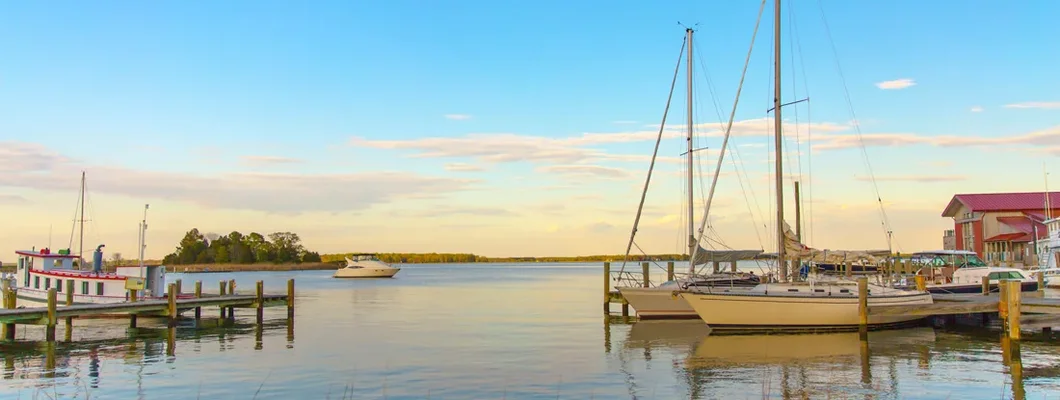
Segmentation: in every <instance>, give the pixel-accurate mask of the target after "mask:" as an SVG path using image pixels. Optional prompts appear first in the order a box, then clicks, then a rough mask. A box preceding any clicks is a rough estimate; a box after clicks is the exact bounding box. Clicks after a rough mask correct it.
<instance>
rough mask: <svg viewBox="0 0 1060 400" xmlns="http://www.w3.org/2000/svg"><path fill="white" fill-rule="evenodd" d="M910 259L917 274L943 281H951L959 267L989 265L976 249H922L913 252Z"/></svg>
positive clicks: (931, 279) (932, 279) (930, 279)
mask: <svg viewBox="0 0 1060 400" xmlns="http://www.w3.org/2000/svg"><path fill="white" fill-rule="evenodd" d="M909 261H910V263H911V264H912V265H913V268H914V270H916V271H917V272H916V274H917V275H923V276H924V277H926V278H927V279H928V281H936V280H941V281H943V282H951V281H952V280H953V273H954V271H956V270H957V269H960V268H968V267H971V268H978V267H986V266H987V263H986V261H983V259H981V258H979V256H978V255H977V254H976V253H975V252H974V251H968V250H934V251H922V252H918V253H913V255H912V256H911V257H910V258H909Z"/></svg>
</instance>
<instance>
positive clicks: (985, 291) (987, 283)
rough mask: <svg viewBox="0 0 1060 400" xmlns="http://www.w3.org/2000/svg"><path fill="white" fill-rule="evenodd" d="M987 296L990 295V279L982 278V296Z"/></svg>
mask: <svg viewBox="0 0 1060 400" xmlns="http://www.w3.org/2000/svg"><path fill="white" fill-rule="evenodd" d="M988 295H990V277H989V276H984V277H983V296H988Z"/></svg>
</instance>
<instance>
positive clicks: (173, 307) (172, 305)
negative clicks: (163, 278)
mask: <svg viewBox="0 0 1060 400" xmlns="http://www.w3.org/2000/svg"><path fill="white" fill-rule="evenodd" d="M167 294H168V295H169V313H168V314H169V326H171V327H172V326H176V325H177V284H175V283H170V284H169V293H167Z"/></svg>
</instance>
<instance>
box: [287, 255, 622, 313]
mask: <svg viewBox="0 0 1060 400" xmlns="http://www.w3.org/2000/svg"><path fill="white" fill-rule="evenodd" d="M293 288H294V282H293V280H292V281H288V282H287V313H288V314H290V313H291V305H292V301H293V300H292V299H291V293H290V292H291V289H293ZM610 314H611V262H610V261H604V315H610Z"/></svg>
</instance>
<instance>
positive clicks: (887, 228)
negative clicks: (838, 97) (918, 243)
mask: <svg viewBox="0 0 1060 400" xmlns="http://www.w3.org/2000/svg"><path fill="white" fill-rule="evenodd" d="M817 6H818V9H820V10H821V22H823V23H824V30H825V34H826V36H827V37H828V42H829V44H830V45H831V49H832V55H833V56H834V59H835V65H836V69H837V70H838V72H839V79H840V81H841V82H842V83H843V95H844V97H845V99H846V103H847V108H848V109H849V110H850V117H851V119H853V125H854V132H856V133H857V136H858V143H859V144H860V147H861V153H862V156H863V158H864V160H865V167H866V169H868V173H869V178H870V180H871V181H872V188H873V190H874V191H875V193H876V202H877V203H878V204H879V207H880V215H881V217H882V219H881V221H880V225H881V227H882V228H883V235H884V239H893V237H894V236H893V229H891V223H890V220H889V219H888V218H887V211H886V210H885V209H884V207H883V197H882V196H881V195H880V187H879V185H878V184H877V182H876V174H875V173H873V171H872V162H871V161H869V152H868V149H867V148H866V147H865V139H864V138H863V137H862V136H861V126H860V124H858V117H857V115H856V114H855V113H854V104H853V102H851V101H850V91H849V90H848V89H847V83H846V78H845V77H844V76H843V68H842V67H841V66H840V64H839V52H838V51H837V50H836V48H835V41H833V40H832V32H831V29H829V28H828V20H827V18H825V15H824V5H822V4H821V0H817ZM888 231H891V232H892V234H891V235H890V237H888V236H889V235H888V233H887V232H888Z"/></svg>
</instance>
